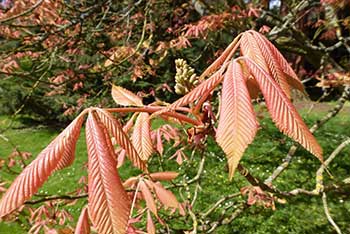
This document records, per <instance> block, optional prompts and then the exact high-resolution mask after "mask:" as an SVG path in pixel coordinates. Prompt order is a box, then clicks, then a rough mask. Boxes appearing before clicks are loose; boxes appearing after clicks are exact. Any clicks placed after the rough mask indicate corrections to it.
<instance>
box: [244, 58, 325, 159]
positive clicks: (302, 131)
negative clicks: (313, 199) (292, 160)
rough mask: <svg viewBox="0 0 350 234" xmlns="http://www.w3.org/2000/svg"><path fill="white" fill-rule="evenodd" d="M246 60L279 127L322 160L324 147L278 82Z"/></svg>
mask: <svg viewBox="0 0 350 234" xmlns="http://www.w3.org/2000/svg"><path fill="white" fill-rule="evenodd" d="M245 62H246V64H247V66H248V68H249V70H250V71H251V73H252V75H253V76H254V78H255V80H256V81H257V82H258V84H259V86H260V89H261V91H262V93H263V95H264V97H265V102H266V106H267V108H268V110H269V112H270V114H271V117H272V120H273V121H274V122H275V123H276V125H277V127H278V128H279V129H280V130H281V131H282V132H283V133H285V134H286V135H287V136H289V137H291V138H293V139H294V140H295V141H297V142H298V143H300V144H301V145H302V146H303V147H304V148H305V149H307V150H308V151H310V152H311V153H312V154H314V155H315V156H317V157H318V158H319V159H320V160H321V161H322V160H323V159H322V148H321V147H320V145H319V144H318V143H317V141H316V139H315V138H314V136H313V135H312V133H311V132H310V130H309V128H308V127H307V126H306V125H305V123H304V122H303V120H302V119H301V117H300V116H299V114H298V112H297V111H296V109H295V107H294V106H293V104H292V103H291V102H290V100H289V99H288V97H287V96H286V94H285V93H284V92H283V91H282V89H281V88H280V86H279V85H278V84H277V82H276V81H275V80H274V79H273V78H272V77H271V76H270V75H269V74H268V73H267V72H265V71H264V70H263V69H262V68H261V67H259V66H258V65H257V64H255V63H254V62H253V61H251V60H250V59H246V60H245Z"/></svg>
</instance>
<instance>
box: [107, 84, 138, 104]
mask: <svg viewBox="0 0 350 234" xmlns="http://www.w3.org/2000/svg"><path fill="white" fill-rule="evenodd" d="M112 97H113V100H114V101H115V102H116V103H117V104H119V105H122V106H143V103H142V99H141V98H140V97H139V96H137V95H135V94H133V93H132V92H130V91H129V90H127V89H124V88H123V87H120V86H116V85H113V86H112Z"/></svg>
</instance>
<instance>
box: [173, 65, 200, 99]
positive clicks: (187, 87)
mask: <svg viewBox="0 0 350 234" xmlns="http://www.w3.org/2000/svg"><path fill="white" fill-rule="evenodd" d="M175 66H176V75H175V82H176V85H175V92H176V93H177V94H181V95H184V94H186V93H189V92H190V91H191V90H192V89H193V88H194V87H196V85H198V82H199V81H198V76H197V74H196V73H195V72H194V69H193V68H191V67H190V66H189V65H188V64H187V62H186V61H185V60H183V59H176V60H175Z"/></svg>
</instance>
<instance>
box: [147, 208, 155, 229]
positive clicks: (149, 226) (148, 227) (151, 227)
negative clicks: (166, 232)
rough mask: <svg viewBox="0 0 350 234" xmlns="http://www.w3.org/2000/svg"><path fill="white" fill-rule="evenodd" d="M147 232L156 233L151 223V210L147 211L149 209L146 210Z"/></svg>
mask: <svg viewBox="0 0 350 234" xmlns="http://www.w3.org/2000/svg"><path fill="white" fill-rule="evenodd" d="M147 233H148V234H155V233H156V227H155V225H154V223H153V220H152V216H151V212H149V210H148V211H147Z"/></svg>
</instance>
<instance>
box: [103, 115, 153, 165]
mask: <svg viewBox="0 0 350 234" xmlns="http://www.w3.org/2000/svg"><path fill="white" fill-rule="evenodd" d="M97 114H98V116H99V118H100V120H101V122H102V123H103V124H104V126H105V127H106V128H107V129H108V131H109V132H110V133H111V135H112V136H113V137H114V138H115V140H116V142H117V143H118V144H119V145H120V147H122V148H123V149H125V151H126V153H127V155H128V157H129V159H130V160H131V161H132V162H133V164H134V165H135V166H136V167H138V168H139V169H141V170H143V171H146V170H147V168H146V164H145V163H144V162H143V161H142V159H141V157H140V156H139V154H138V153H137V151H136V149H135V148H134V146H133V144H132V143H131V141H130V140H129V137H128V136H127V135H126V134H125V132H124V131H123V128H122V126H121V124H120V123H119V121H118V120H117V119H115V118H114V117H113V115H112V114H111V113H109V112H108V111H105V110H103V109H97Z"/></svg>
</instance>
